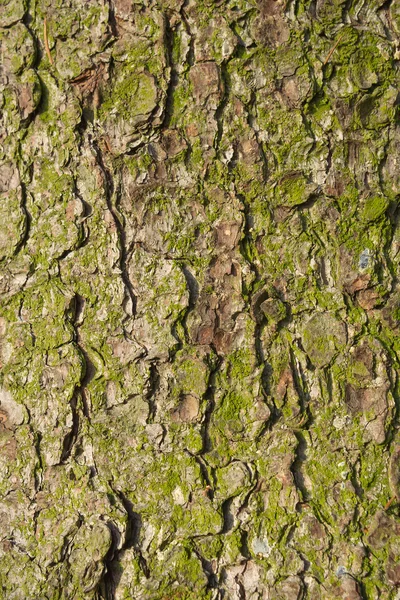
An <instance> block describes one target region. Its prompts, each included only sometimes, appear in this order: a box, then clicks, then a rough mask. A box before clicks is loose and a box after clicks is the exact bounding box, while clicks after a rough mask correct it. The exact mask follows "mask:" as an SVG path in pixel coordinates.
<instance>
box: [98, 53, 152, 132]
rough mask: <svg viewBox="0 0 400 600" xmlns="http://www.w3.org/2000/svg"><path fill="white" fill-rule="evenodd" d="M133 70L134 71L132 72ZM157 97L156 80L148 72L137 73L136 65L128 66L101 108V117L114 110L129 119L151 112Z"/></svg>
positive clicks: (121, 73)
mask: <svg viewBox="0 0 400 600" xmlns="http://www.w3.org/2000/svg"><path fill="white" fill-rule="evenodd" d="M132 71H133V72H132ZM156 99H157V90H156V87H155V84H154V80H153V78H152V77H151V76H150V75H147V74H146V73H143V72H142V73H140V72H139V73H137V67H136V65H131V68H129V67H128V68H126V69H125V70H124V71H121V72H120V73H119V77H118V79H117V81H116V83H115V85H114V87H113V88H112V90H111V93H110V94H109V95H108V96H105V98H104V102H103V104H102V106H101V108H100V112H99V115H100V118H105V117H106V116H107V114H108V113H109V112H110V111H111V110H113V111H117V113H118V114H119V115H120V116H122V117H123V118H124V119H127V120H128V121H129V120H131V119H133V118H135V117H137V116H139V115H146V114H148V113H150V112H151V111H152V110H153V108H154V105H155V103H156Z"/></svg>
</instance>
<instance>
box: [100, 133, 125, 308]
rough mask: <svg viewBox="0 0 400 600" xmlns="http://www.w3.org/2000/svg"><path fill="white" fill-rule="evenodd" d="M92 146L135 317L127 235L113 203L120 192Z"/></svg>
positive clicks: (121, 268) (101, 156) (101, 157)
mask: <svg viewBox="0 0 400 600" xmlns="http://www.w3.org/2000/svg"><path fill="white" fill-rule="evenodd" d="M92 146H93V149H94V151H95V153H96V157H97V164H98V165H99V167H100V170H101V171H102V173H103V176H104V191H105V196H106V202H107V208H108V210H109V211H110V213H111V215H112V218H113V220H114V223H115V227H116V230H117V232H118V239H119V245H120V270H121V277H122V280H123V282H124V286H125V290H126V293H127V296H128V298H129V300H130V302H131V305H132V313H133V315H135V314H136V295H135V293H134V290H133V286H132V284H131V281H130V279H129V275H128V265H127V259H128V256H127V244H126V233H125V229H124V227H123V224H122V223H121V220H120V217H119V216H118V214H117V210H116V208H115V207H114V206H113V202H112V198H113V195H114V193H115V194H116V195H117V196H118V191H117V190H116V189H115V185H114V179H113V176H112V173H111V171H110V170H109V169H108V168H107V167H106V165H105V163H104V160H103V155H102V151H101V149H100V147H99V144H98V142H97V140H96V139H92Z"/></svg>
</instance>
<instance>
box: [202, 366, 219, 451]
mask: <svg viewBox="0 0 400 600" xmlns="http://www.w3.org/2000/svg"><path fill="white" fill-rule="evenodd" d="M221 364H222V359H221V358H217V359H216V360H215V362H214V364H213V365H210V373H209V377H208V384H207V390H206V393H205V394H204V399H205V400H206V401H207V407H206V410H205V413H204V418H203V422H202V425H201V435H202V439H203V447H202V450H201V453H200V454H201V455H204V454H206V453H207V452H210V451H211V450H212V441H211V438H210V435H209V427H210V422H211V417H212V413H213V411H214V408H215V398H214V396H215V389H216V377H217V373H218V371H219V369H220V367H221Z"/></svg>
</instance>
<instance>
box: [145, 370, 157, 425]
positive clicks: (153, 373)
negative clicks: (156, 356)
mask: <svg viewBox="0 0 400 600" xmlns="http://www.w3.org/2000/svg"><path fill="white" fill-rule="evenodd" d="M159 384H160V375H159V373H158V367H157V362H156V361H152V362H151V364H150V374H149V385H148V390H147V393H146V400H147V402H148V404H149V416H148V418H147V423H153V422H154V418H155V416H156V412H157V404H156V400H155V395H156V392H157V389H158V386H159Z"/></svg>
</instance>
